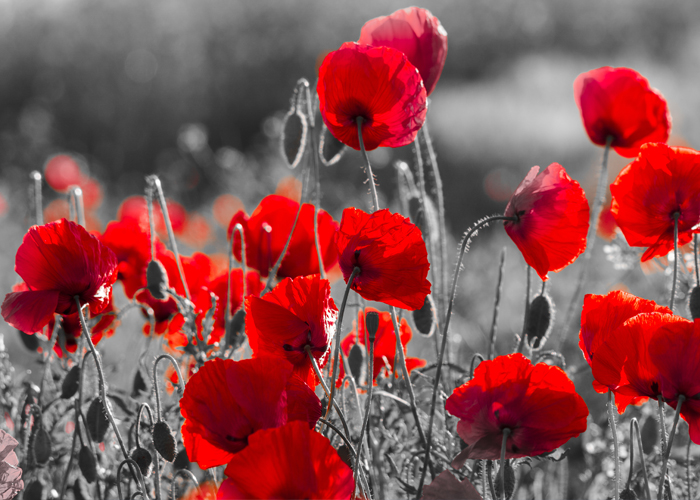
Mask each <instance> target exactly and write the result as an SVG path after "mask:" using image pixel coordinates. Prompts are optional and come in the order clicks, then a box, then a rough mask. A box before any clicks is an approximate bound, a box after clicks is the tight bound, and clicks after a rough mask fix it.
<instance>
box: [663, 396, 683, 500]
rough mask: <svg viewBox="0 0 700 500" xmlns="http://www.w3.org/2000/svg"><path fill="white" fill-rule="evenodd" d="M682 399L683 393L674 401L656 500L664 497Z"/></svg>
mask: <svg viewBox="0 0 700 500" xmlns="http://www.w3.org/2000/svg"><path fill="white" fill-rule="evenodd" d="M683 401H685V396H684V395H683V394H679V395H678V403H676V414H675V415H674V416H673V427H671V434H670V435H669V436H668V445H667V446H666V452H665V453H664V461H663V465H662V466H661V479H660V483H659V495H658V496H657V498H658V500H663V498H664V486H665V484H666V469H667V467H668V458H669V457H670V456H671V448H672V447H673V438H674V437H675V436H676V427H678V417H680V415H681V406H683ZM669 487H670V485H669Z"/></svg>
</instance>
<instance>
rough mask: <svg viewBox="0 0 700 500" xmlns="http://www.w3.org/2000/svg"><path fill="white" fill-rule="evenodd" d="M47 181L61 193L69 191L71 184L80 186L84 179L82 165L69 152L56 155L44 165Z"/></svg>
mask: <svg viewBox="0 0 700 500" xmlns="http://www.w3.org/2000/svg"><path fill="white" fill-rule="evenodd" d="M44 178H45V179H46V183H47V184H48V185H49V186H51V187H52V188H53V189H54V190H56V191H58V192H59V193H65V192H68V189H69V188H70V187H71V186H78V185H80V184H81V183H82V181H83V173H82V172H81V170H80V165H78V162H76V161H75V160H74V159H73V157H72V156H70V155H67V154H58V155H54V156H52V157H51V158H49V159H48V160H47V161H46V164H45V165H44Z"/></svg>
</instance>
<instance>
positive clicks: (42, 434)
mask: <svg viewBox="0 0 700 500" xmlns="http://www.w3.org/2000/svg"><path fill="white" fill-rule="evenodd" d="M32 451H33V452H34V461H35V462H36V463H37V464H39V465H44V464H45V463H46V462H48V461H49V459H50V458H51V436H49V433H48V432H46V429H44V427H43V426H42V425H41V424H39V429H38V430H37V431H36V433H35V434H34V442H33V443H32Z"/></svg>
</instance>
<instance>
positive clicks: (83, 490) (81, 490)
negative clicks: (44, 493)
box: [53, 476, 92, 500]
mask: <svg viewBox="0 0 700 500" xmlns="http://www.w3.org/2000/svg"><path fill="white" fill-rule="evenodd" d="M73 496H74V497H75V500H89V499H90V498H92V497H91V495H90V491H89V490H88V488H87V484H85V481H82V480H81V479H80V476H78V477H76V478H75V482H74V483H73ZM53 498H55V497H53Z"/></svg>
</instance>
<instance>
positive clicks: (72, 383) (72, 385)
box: [61, 364, 80, 399]
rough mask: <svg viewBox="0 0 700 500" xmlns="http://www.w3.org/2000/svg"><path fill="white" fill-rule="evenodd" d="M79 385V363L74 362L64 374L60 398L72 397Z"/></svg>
mask: <svg viewBox="0 0 700 500" xmlns="http://www.w3.org/2000/svg"><path fill="white" fill-rule="evenodd" d="M79 386H80V365H78V364H76V365H75V366H74V367H73V368H71V369H70V370H69V371H68V373H67V374H66V378H64V379H63V383H62V384H61V398H63V399H69V398H72V397H73V396H74V395H75V393H76V392H78V388H79Z"/></svg>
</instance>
